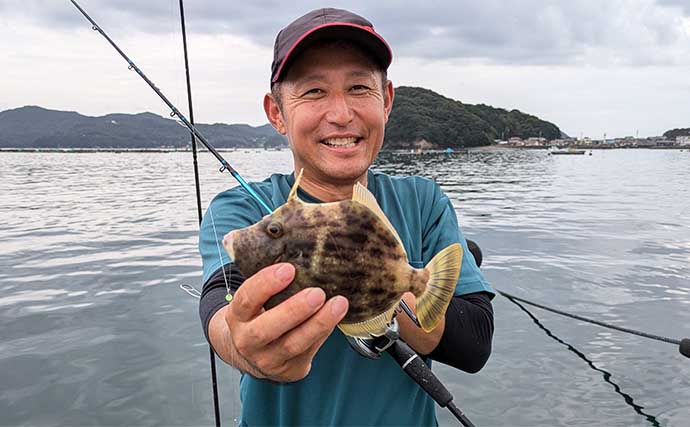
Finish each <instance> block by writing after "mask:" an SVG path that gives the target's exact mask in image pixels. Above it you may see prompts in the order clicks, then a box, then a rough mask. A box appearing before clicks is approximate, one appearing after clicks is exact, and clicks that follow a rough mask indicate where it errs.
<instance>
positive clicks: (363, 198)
mask: <svg viewBox="0 0 690 427" xmlns="http://www.w3.org/2000/svg"><path fill="white" fill-rule="evenodd" d="M352 200H353V201H355V202H359V203H361V204H363V205H364V206H366V207H368V208H369V209H370V210H371V211H372V212H373V213H374V214H375V215H376V216H377V217H378V218H379V219H380V220H381V221H382V222H383V223H384V224H385V225H386V228H388V229H389V230H390V232H391V233H393V236H395V240H397V241H398V243H400V247H401V248H402V250H403V252H405V256H407V251H405V245H403V242H402V240H401V239H400V236H399V235H398V232H397V231H395V228H394V227H393V224H391V222H390V221H389V220H388V217H386V214H385V213H383V210H382V209H381V206H379V203H378V202H377V201H376V198H375V197H374V195H373V194H371V191H369V190H368V189H367V187H365V186H363V185H362V184H361V183H359V182H358V183H357V184H355V185H354V187H353V188H352Z"/></svg>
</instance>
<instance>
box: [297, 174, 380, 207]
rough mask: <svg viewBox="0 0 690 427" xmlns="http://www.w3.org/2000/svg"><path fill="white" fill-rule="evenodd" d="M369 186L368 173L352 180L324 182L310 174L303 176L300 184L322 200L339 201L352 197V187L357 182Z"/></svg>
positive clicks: (303, 188) (310, 193)
mask: <svg viewBox="0 0 690 427" xmlns="http://www.w3.org/2000/svg"><path fill="white" fill-rule="evenodd" d="M357 182H359V183H361V184H362V185H363V186H365V187H366V186H367V173H366V172H365V173H364V175H362V176H361V177H359V178H358V179H356V180H353V181H350V180H347V181H333V182H324V181H319V180H314V179H311V178H310V177H308V176H302V181H301V182H300V184H299V186H300V188H301V189H302V190H304V191H306V192H307V193H309V195H311V196H312V197H315V198H317V199H319V200H321V201H322V202H339V201H341V200H348V199H351V198H352V187H353V186H354V185H355V184H356V183H357Z"/></svg>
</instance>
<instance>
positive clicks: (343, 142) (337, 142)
mask: <svg viewBox="0 0 690 427" xmlns="http://www.w3.org/2000/svg"><path fill="white" fill-rule="evenodd" d="M356 142H357V138H329V139H324V140H323V143H324V144H326V145H330V146H331V147H354V146H355V143H356Z"/></svg>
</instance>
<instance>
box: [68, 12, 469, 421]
mask: <svg viewBox="0 0 690 427" xmlns="http://www.w3.org/2000/svg"><path fill="white" fill-rule="evenodd" d="M70 2H71V3H72V4H73V5H74V7H76V8H77V10H79V12H80V13H81V14H82V15H84V17H85V18H86V19H87V20H88V21H89V22H90V23H91V25H92V27H91V28H92V29H93V30H94V31H98V32H99V33H100V34H101V35H102V36H103V37H104V38H105V39H106V40H107V41H108V43H110V45H111V46H112V47H113V48H114V49H115V50H116V51H117V52H118V53H119V54H120V56H122V58H124V60H125V61H126V62H127V64H129V66H128V68H129V69H130V70H134V71H136V73H137V74H139V76H140V77H141V78H142V79H143V80H144V81H145V82H146V83H147V84H148V85H149V87H150V88H151V89H153V91H154V92H155V93H156V95H158V96H159V97H160V98H161V99H162V100H163V102H165V104H166V105H167V106H168V107H169V108H170V110H171V113H170V116H171V117H177V118H178V119H180V121H181V122H182V123H183V124H184V125H185V126H186V127H187V129H189V131H190V132H191V135H192V149H193V157H194V173H195V180H196V186H197V211H198V214H199V217H200V218H201V199H200V192H199V176H198V165H197V160H196V142H195V137H196V138H197V139H199V141H200V142H201V143H202V144H203V145H204V146H205V147H206V149H208V151H209V152H211V154H213V155H214V156H215V158H216V159H218V161H219V162H220V164H221V167H220V169H219V171H220V172H221V173H222V172H225V171H227V172H229V173H230V174H231V175H232V176H233V177H234V178H235V179H236V180H237V182H238V183H239V184H240V185H241V186H242V188H244V189H245V190H246V191H247V193H249V195H250V196H251V197H252V198H253V199H254V200H256V201H257V202H258V203H259V204H260V205H261V207H263V208H264V209H265V210H266V211H267V212H268V213H269V214H271V213H273V210H272V209H271V208H270V207H269V206H268V205H267V204H266V202H264V200H263V199H262V198H261V197H260V196H259V195H258V194H257V193H256V191H254V189H253V188H251V186H250V185H249V184H248V183H247V182H246V181H245V180H244V178H242V176H241V175H240V174H239V173H238V172H237V171H236V170H235V169H234V168H233V167H232V166H231V165H230V164H229V163H228V161H227V160H225V159H224V158H223V156H221V155H220V153H218V151H217V150H216V149H215V148H214V147H213V146H212V145H211V144H210V143H209V142H208V140H207V139H206V137H204V135H203V134H202V133H201V132H199V130H198V129H197V128H196V127H195V126H194V124H193V123H192V122H190V120H188V119H187V118H186V117H185V116H184V115H183V114H182V113H181V112H180V110H179V109H178V108H177V107H175V105H174V104H173V103H172V102H171V101H170V100H169V99H168V98H167V97H166V96H165V95H164V94H163V92H161V91H160V89H158V87H156V85H155V84H154V83H153V82H152V81H151V80H150V79H149V78H148V77H147V76H146V74H144V72H143V71H142V70H141V69H140V68H139V67H137V65H136V64H135V63H134V62H133V61H132V60H131V59H130V58H129V57H128V56H127V55H126V54H125V53H124V52H123V51H122V49H120V47H119V46H118V45H117V44H116V43H115V42H114V41H113V40H112V39H111V38H110V37H109V36H108V34H106V32H105V31H104V30H103V29H102V28H101V27H100V25H98V24H97V23H96V21H94V20H93V18H91V16H89V14H88V13H86V11H85V10H84V9H83V8H82V7H81V6H80V5H79V4H78V3H77V2H76V1H75V0H70ZM180 15H181V19H182V31H183V43H184V48H185V69H186V74H187V99H188V101H189V109H190V117H193V113H192V104H191V89H190V83H189V66H188V60H187V48H186V29H185V25H184V12H183V5H182V0H180ZM183 289H184V288H183ZM192 289H193V288H192ZM185 290H186V292H187V293H190V291H189V290H187V289H185ZM190 295H192V294H191V293H190ZM400 308H401V309H402V311H403V312H405V313H406V314H407V315H408V316H409V317H410V318H411V319H412V321H413V322H415V323H416V324H417V325H419V322H418V320H417V319H416V317H415V316H414V313H413V311H412V310H411V309H410V307H409V306H408V305H407V303H405V301H402V300H401V301H400ZM393 344H394V345H393ZM403 344H404V343H403V342H402V341H399V340H395V341H393V343H392V344H391V346H390V347H389V348H391V349H392V350H391V351H392V352H393V351H396V349H397V352H396V353H392V354H393V355H394V358H395V355H396V354H399V355H400V357H401V358H403V357H404V358H405V359H404V360H403V362H402V364H401V367H402V368H403V370H404V371H405V372H406V373H407V374H408V375H410V376H411V377H412V378H413V379H414V380H415V381H416V382H417V383H418V384H420V386H422V388H423V389H424V390H425V391H427V393H429V394H430V395H431V396H432V397H433V398H434V400H436V401H437V402H439V404H440V405H441V406H442V407H448V408H449V409H450V410H451V412H452V413H453V414H454V415H455V416H456V417H457V418H458V419H459V420H460V421H461V422H462V423H463V425H464V426H466V427H472V426H473V424H472V423H471V422H470V421H469V420H468V419H467V418H466V417H465V416H464V414H463V413H462V411H460V410H459V409H458V408H457V407H455V405H454V404H453V403H452V396H451V395H450V393H449V392H448V391H447V390H446V389H445V387H443V385H442V384H441V383H440V381H438V379H436V377H435V376H434V375H433V373H432V372H431V369H429V367H428V366H427V365H426V364H425V363H423V362H421V359H419V358H416V360H417V361H420V362H421V365H423V366H421V365H419V364H418V363H416V362H415V357H414V356H416V355H417V354H416V353H415V352H414V351H413V350H412V349H410V348H409V347H408V346H407V345H406V344H404V345H403ZM350 345H351V346H352V347H353V348H354V349H355V350H356V351H357V352H359V353H360V354H363V355H366V353H367V351H368V349H367V348H366V344H365V343H364V342H362V341H361V340H354V341H350ZM405 347H407V348H405ZM209 351H210V358H211V376H212V382H213V391H214V412H215V415H216V426H220V415H219V409H218V392H217V380H216V369H215V355H214V354H213V349H212V348H211V347H210V346H209ZM410 352H411V353H410ZM408 356H409V357H408ZM396 360H398V359H396ZM413 362H414V363H413ZM433 379H435V382H432V384H433V387H427V388H425V387H424V385H425V384H429V381H432V380H433ZM436 383H437V384H436ZM439 386H440V387H439ZM439 390H445V395H439ZM432 393H435V394H432ZM448 396H450V399H449V398H448ZM441 402H443V403H441Z"/></svg>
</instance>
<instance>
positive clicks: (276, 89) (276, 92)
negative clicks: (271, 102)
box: [271, 39, 388, 111]
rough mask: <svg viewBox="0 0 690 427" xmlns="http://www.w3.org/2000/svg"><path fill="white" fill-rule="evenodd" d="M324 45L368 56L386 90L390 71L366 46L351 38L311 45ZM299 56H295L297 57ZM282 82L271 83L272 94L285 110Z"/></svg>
mask: <svg viewBox="0 0 690 427" xmlns="http://www.w3.org/2000/svg"><path fill="white" fill-rule="evenodd" d="M323 46H327V47H330V48H333V49H338V50H353V51H355V52H358V53H360V54H362V56H364V57H365V58H367V59H368V60H369V62H370V63H371V65H373V66H374V67H376V70H377V71H378V72H379V73H381V91H384V90H385V88H386V83H387V82H388V72H387V71H386V69H385V68H383V67H381V66H380V65H379V61H378V60H377V59H376V58H375V57H374V56H373V54H372V53H371V52H369V51H368V50H367V49H366V48H364V47H363V46H361V45H359V44H357V43H354V42H351V41H349V40H341V39H325V40H320V41H318V42H316V43H314V44H312V45H311V46H310V47H323ZM301 55H302V54H300V55H299V56H301ZM299 56H297V58H299ZM297 58H295V59H297ZM292 62H294V61H292ZM287 65H288V66H289V65H291V64H287ZM288 73H289V68H287V69H286V70H284V71H283V73H282V74H283V75H284V76H286V75H288ZM282 83H283V82H282V80H280V81H277V82H273V83H271V95H272V96H273V99H275V100H276V103H278V108H280V110H281V111H282V110H283V100H282V98H281V94H280V87H281V84H282Z"/></svg>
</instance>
